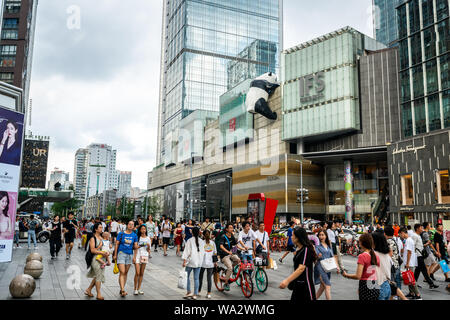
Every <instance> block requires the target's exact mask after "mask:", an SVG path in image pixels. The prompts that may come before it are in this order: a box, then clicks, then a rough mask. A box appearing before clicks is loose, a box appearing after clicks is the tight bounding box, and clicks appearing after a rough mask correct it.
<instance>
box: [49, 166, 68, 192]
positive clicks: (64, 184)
mask: <svg viewBox="0 0 450 320" xmlns="http://www.w3.org/2000/svg"><path fill="white" fill-rule="evenodd" d="M56 183H59V184H60V185H61V186H60V188H61V190H68V189H69V184H70V181H69V173H68V172H65V171H63V170H59V169H58V168H55V170H53V171H52V172H50V180H49V181H48V190H55V184H56Z"/></svg>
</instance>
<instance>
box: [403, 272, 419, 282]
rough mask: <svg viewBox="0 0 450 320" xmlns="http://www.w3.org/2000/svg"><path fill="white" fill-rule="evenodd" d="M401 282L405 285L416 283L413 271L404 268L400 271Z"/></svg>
mask: <svg viewBox="0 0 450 320" xmlns="http://www.w3.org/2000/svg"><path fill="white" fill-rule="evenodd" d="M402 278H403V283H404V284H405V286H413V285H415V284H416V279H415V278H414V273H413V272H412V271H411V270H405V271H403V272H402Z"/></svg>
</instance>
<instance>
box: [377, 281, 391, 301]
mask: <svg viewBox="0 0 450 320" xmlns="http://www.w3.org/2000/svg"><path fill="white" fill-rule="evenodd" d="M390 298H391V286H390V285H389V281H385V282H383V284H382V285H381V286H380V295H379V297H378V300H389V299H390Z"/></svg>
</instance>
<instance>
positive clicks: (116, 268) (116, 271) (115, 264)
mask: <svg viewBox="0 0 450 320" xmlns="http://www.w3.org/2000/svg"><path fill="white" fill-rule="evenodd" d="M113 272H114V274H118V273H119V267H118V266H117V261H116V262H114V269H113Z"/></svg>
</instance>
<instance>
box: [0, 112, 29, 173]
mask: <svg viewBox="0 0 450 320" xmlns="http://www.w3.org/2000/svg"><path fill="white" fill-rule="evenodd" d="M23 121H24V116H23V114H20V113H17V112H14V111H11V110H7V109H3V108H1V109H0V163H5V164H11V165H15V166H19V165H20V155H21V152H22V132H23Z"/></svg>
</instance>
